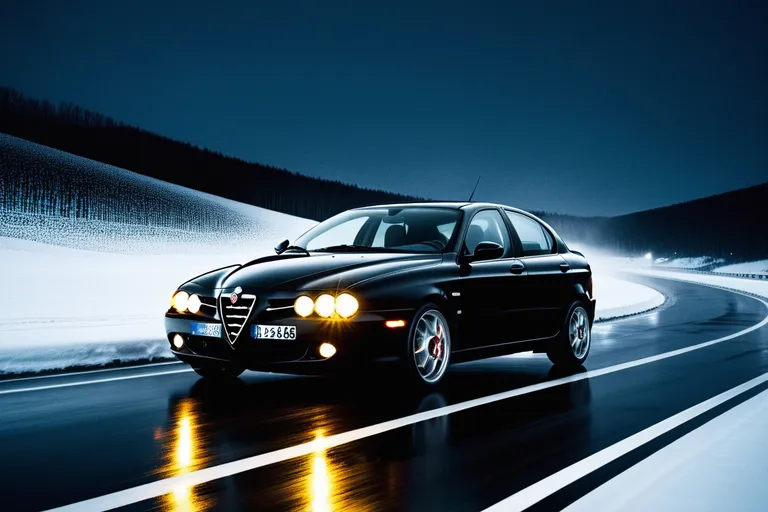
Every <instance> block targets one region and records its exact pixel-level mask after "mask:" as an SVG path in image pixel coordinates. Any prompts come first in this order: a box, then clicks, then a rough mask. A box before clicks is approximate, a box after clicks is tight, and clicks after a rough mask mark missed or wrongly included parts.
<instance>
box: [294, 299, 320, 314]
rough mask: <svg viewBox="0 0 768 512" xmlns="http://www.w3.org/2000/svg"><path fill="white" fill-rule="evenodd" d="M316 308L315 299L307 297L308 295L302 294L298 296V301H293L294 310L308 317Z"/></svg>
mask: <svg viewBox="0 0 768 512" xmlns="http://www.w3.org/2000/svg"><path fill="white" fill-rule="evenodd" d="M314 309H315V301H313V300H312V299H310V298H309V297H307V296H306V295H302V296H301V297H299V298H297V299H296V301H295V302H294V303H293V310H294V311H296V314H297V315H299V316H303V317H308V316H309V315H311V314H312V311H314Z"/></svg>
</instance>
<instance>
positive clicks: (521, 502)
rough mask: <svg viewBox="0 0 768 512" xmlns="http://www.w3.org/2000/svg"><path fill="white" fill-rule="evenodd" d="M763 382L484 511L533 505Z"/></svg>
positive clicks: (749, 383)
mask: <svg viewBox="0 0 768 512" xmlns="http://www.w3.org/2000/svg"><path fill="white" fill-rule="evenodd" d="M765 382H768V373H764V374H762V375H760V376H759V377H755V378H754V379H752V380H750V381H747V382H745V383H744V384H741V385H739V386H736V387H735V388H732V389H729V390H728V391H726V392H724V393H721V394H719V395H717V396H714V397H712V398H710V399H708V400H705V401H703V402H701V403H699V404H697V405H694V406H693V407H691V408H689V409H686V410H684V411H682V412H679V413H677V414H675V415H674V416H670V417H669V418H667V419H665V420H663V421H660V422H659V423H656V424H655V425H651V426H650V427H648V428H646V429H645V430H641V431H640V432H638V433H637V434H634V435H631V436H629V437H627V438H625V439H622V440H621V441H619V442H618V443H616V444H613V445H611V446H609V447H608V448H605V449H603V450H600V451H599V452H597V453H595V454H592V455H590V456H589V457H587V458H585V459H581V460H580V461H579V462H576V463H575V464H572V465H570V466H568V467H567V468H565V469H562V470H560V471H558V472H557V473H554V474H552V475H550V476H548V477H547V478H544V479H543V480H539V481H538V482H536V483H535V484H533V485H530V486H528V487H526V488H525V489H523V490H521V491H518V492H516V493H515V494H513V495H512V496H510V497H509V498H506V499H504V500H502V501H500V502H498V503H496V504H495V505H492V506H490V507H488V508H487V509H485V510H486V512H496V511H500V510H504V511H522V510H525V509H527V508H528V507H531V506H533V505H535V504H536V503H538V502H540V501H541V500H543V499H544V498H547V497H549V496H551V495H552V494H554V493H556V492H557V491H559V490H560V489H563V488H564V487H566V486H568V485H570V484H572V483H573V482H575V481H576V480H578V479H579V478H583V477H585V476H587V475H588V474H590V473H592V472H594V471H596V470H598V469H600V468H601V467H603V466H605V465H606V464H608V463H610V462H613V461H614V460H616V459H618V458H619V457H622V456H624V455H626V454H627V453H629V452H631V451H632V450H634V449H636V448H639V447H641V446H643V445H644V444H646V443H649V442H651V441H653V440H654V439H656V438H657V437H659V436H661V435H664V434H666V433H667V432H669V431H670V430H672V429H675V428H677V427H679V426H681V425H683V424H684V423H686V422H688V421H690V420H692V419H694V418H696V417H697V416H701V415H702V414H704V413H706V412H707V411H711V410H712V409H714V408H715V407H717V406H719V405H722V404H724V403H725V402H727V401H728V400H730V399H732V398H735V397H737V396H739V395H740V394H742V393H746V392H747V391H749V390H750V389H753V388H755V387H757V386H759V385H761V384H763V383H765Z"/></svg>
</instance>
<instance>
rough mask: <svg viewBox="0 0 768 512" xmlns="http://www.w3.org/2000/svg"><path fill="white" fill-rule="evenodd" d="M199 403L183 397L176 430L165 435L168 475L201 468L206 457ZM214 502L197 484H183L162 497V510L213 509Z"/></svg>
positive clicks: (189, 511) (175, 413) (163, 470)
mask: <svg viewBox="0 0 768 512" xmlns="http://www.w3.org/2000/svg"><path fill="white" fill-rule="evenodd" d="M195 408H196V402H195V401H194V400H192V399H189V398H185V399H182V400H181V401H180V402H179V403H178V404H176V406H175V409H174V411H173V416H172V417H173V419H174V425H173V430H172V431H170V432H169V433H168V434H167V435H165V436H163V438H162V439H163V442H164V444H165V446H164V452H165V460H166V463H165V465H164V466H163V467H162V468H161V473H163V475H164V476H167V477H172V476H179V475H184V474H186V473H189V472H191V471H194V470H196V469H199V468H200V466H201V464H202V462H203V457H204V445H203V442H202V439H201V433H200V429H199V417H198V413H197V411H196V410H195ZM211 505H212V504H211V503H209V502H208V501H207V500H206V499H204V498H203V497H202V496H200V495H199V493H198V492H197V490H196V489H195V487H179V488H176V489H174V490H173V492H171V493H170V494H167V495H165V496H163V498H162V510H165V511H168V512H171V511H174V512H196V511H198V510H205V509H208V508H210V506H211Z"/></svg>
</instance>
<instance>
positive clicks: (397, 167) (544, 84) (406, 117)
mask: <svg viewBox="0 0 768 512" xmlns="http://www.w3.org/2000/svg"><path fill="white" fill-rule="evenodd" d="M117 4H118V2H109V1H103V0H102V1H98V2H84V1H47V2H46V1H41V0H23V1H22V0H10V1H9V2H3V5H2V7H0V47H1V48H2V51H1V52H0V84H1V85H6V86H10V87H14V88H17V89H19V90H21V91H22V92H24V93H26V94H28V95H31V96H33V97H37V98H40V99H49V100H52V101H62V100H63V101H71V102H74V103H77V104H80V105H82V106H84V107H87V108H90V109H93V110H96V111H100V112H103V113H104V114H107V115H110V116H112V117H115V118H117V119H119V120H123V121H125V122H127V123H130V124H133V125H137V126H139V127H142V128H145V129H148V130H151V131H155V132H159V133H161V134H163V135H167V136H170V137H173V138H176V139H181V140H184V141H189V142H192V143H194V144H197V145H200V146H205V147H209V148H211V149H214V150H217V151H221V152H223V153H226V154H229V155H233V156H237V157H240V158H243V159H246V160H251V161H258V162H262V163H266V164H271V165H276V166H279V167H285V168H288V169H291V170H294V171H298V172H301V173H304V174H308V175H313V176H321V177H325V178H330V179H338V180H343V181H347V182H353V183H357V184H360V185H363V186H366V187H375V188H383V189H388V190H392V191H396V192H404V193H411V194H416V195H421V196H426V197H429V198H439V199H445V198H449V199H461V200H463V199H466V197H467V196H468V195H469V192H470V191H471V189H472V186H473V185H474V182H475V180H476V178H477V176H478V174H482V175H483V181H482V182H481V185H480V188H479V189H478V193H477V194H476V197H475V199H478V200H487V201H496V202H502V203H506V204H511V205H515V206H520V207H522V208H526V209H533V210H548V211H556V212H563V213H573V214H582V215H614V214H621V213H628V212H632V211H636V210H641V209H646V208H651V207H655V206H661V205H665V204H670V203H675V202H680V201H684V200H689V199H693V198H697V197H702V196H706V195H711V194H714V193H719V192H724V191H727V190H732V189H736V188H741V187H745V186H749V185H754V184H757V183H761V182H764V181H768V131H767V128H768V94H767V92H766V91H768V80H767V78H768V42H767V39H768V29H766V27H768V2H764V1H759V0H758V1H753V2H747V1H737V0H733V1H728V0H723V1H721V2H709V1H690V2H675V1H651V0H639V1H627V2H624V1H615V0H614V1H605V2H586V1H573V0H563V1H548V2H546V1H542V2H536V1H534V2H523V1H512V0H510V1H505V2H487V1H476V2H472V1H467V2H454V1H448V0H440V1H435V2H416V1H406V2H391V1H390V2H373V1H367V0H365V1H361V2H353V1H350V2H335V1H331V0H327V1H314V0H313V1H307V2H295V1H274V2H270V3H269V4H262V3H261V2H256V1H252V2H229V1H224V0H218V1H215V2H202V1H198V0H187V1H184V2H175V3H173V4H171V3H164V2H161V1H159V0H151V1H145V0H133V1H131V2H120V5H119V6H118V5H117Z"/></svg>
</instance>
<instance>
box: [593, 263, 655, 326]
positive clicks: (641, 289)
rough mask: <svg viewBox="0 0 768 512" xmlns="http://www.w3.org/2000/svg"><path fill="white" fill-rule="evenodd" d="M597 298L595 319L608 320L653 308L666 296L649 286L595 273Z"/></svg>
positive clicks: (594, 280) (594, 281)
mask: <svg viewBox="0 0 768 512" xmlns="http://www.w3.org/2000/svg"><path fill="white" fill-rule="evenodd" d="M593 283H594V288H595V290H594V291H595V298H597V311H596V312H595V320H596V321H604V320H610V319H611V318H619V317H623V316H628V315H635V314H638V313H643V312H645V311H649V310H651V309H655V308H657V307H659V306H661V305H662V304H664V301H665V300H666V298H665V297H664V295H663V294H662V293H660V292H658V291H656V290H654V289H653V288H651V287H649V286H644V285H642V284H637V283H631V282H629V281H625V280H623V279H618V278H616V277H612V276H608V275H603V274H599V273H596V274H595V276H594V279H593Z"/></svg>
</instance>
